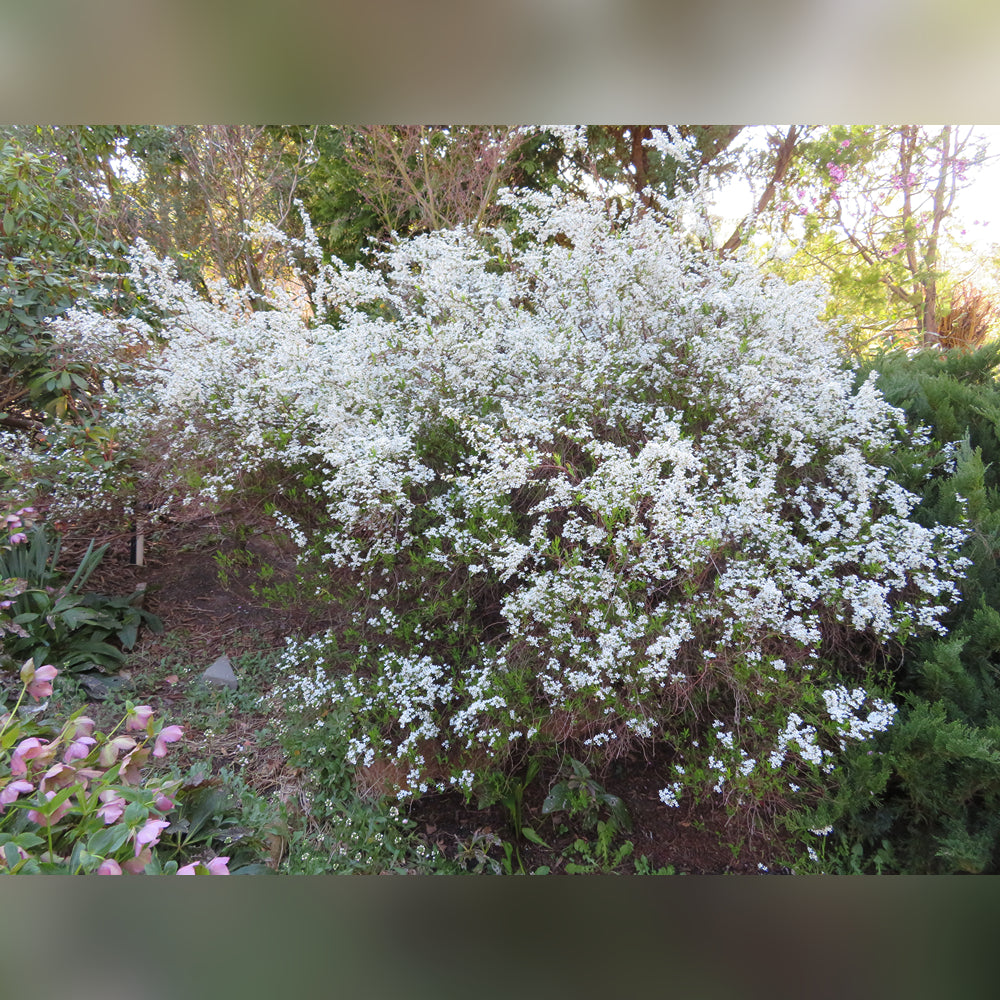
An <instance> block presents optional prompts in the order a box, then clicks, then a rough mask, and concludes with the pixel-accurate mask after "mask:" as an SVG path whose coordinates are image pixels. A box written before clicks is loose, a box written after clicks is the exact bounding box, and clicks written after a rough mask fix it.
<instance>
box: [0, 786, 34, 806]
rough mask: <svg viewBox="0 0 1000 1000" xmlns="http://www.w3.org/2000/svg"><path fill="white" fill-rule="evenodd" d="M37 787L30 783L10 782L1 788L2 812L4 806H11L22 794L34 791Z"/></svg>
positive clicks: (0, 802)
mask: <svg viewBox="0 0 1000 1000" xmlns="http://www.w3.org/2000/svg"><path fill="white" fill-rule="evenodd" d="M34 788H35V786H34V785H33V784H31V782H30V781H22V780H21V779H20V778H19V779H18V780H17V781H10V782H8V783H7V784H6V785H4V786H3V788H0V812H2V811H3V807H4V806H9V805H10V804H11V802H13V801H14V800H15V799H16V798H17V797H18V796H19V795H20V794H21V793H22V792H31V791H34Z"/></svg>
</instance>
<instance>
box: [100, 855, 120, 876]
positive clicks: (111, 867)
mask: <svg viewBox="0 0 1000 1000" xmlns="http://www.w3.org/2000/svg"><path fill="white" fill-rule="evenodd" d="M121 873H122V866H121V865H120V864H118V862H117V861H115V859H114V858H105V859H104V860H103V861H102V862H101V867H100V868H98V869H97V874H98V875H121Z"/></svg>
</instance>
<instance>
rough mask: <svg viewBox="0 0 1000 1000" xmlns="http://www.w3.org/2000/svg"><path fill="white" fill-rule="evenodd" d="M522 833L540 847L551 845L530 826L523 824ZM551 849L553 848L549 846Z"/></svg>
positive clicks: (526, 838)
mask: <svg viewBox="0 0 1000 1000" xmlns="http://www.w3.org/2000/svg"><path fill="white" fill-rule="evenodd" d="M521 835H522V836H523V837H524V839H525V840H528V841H530V842H531V843H532V844H538V845H539V846H540V847H549V845H548V844H546V843H545V841H544V840H542V838H541V837H539V836H538V834H537V833H535V831H534V830H532V828H531V827H530V826H522V827H521ZM549 850H551V848H549Z"/></svg>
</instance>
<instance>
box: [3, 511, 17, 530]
mask: <svg viewBox="0 0 1000 1000" xmlns="http://www.w3.org/2000/svg"><path fill="white" fill-rule="evenodd" d="M3 523H4V525H5V526H6V527H8V528H20V527H21V519H20V518H19V517H18V516H17V514H8V515H7V516H6V517H5V518H4V519H3Z"/></svg>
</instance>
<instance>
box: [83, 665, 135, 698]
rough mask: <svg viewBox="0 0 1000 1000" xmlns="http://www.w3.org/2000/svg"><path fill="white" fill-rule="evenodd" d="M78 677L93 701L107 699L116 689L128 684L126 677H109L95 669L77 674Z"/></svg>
mask: <svg viewBox="0 0 1000 1000" xmlns="http://www.w3.org/2000/svg"><path fill="white" fill-rule="evenodd" d="M76 679H77V680H78V681H79V682H80V686H81V687H82V688H83V690H84V691H86V692H87V696H88V697H89V698H91V699H92V700H93V701H107V700H108V699H109V698H110V697H111V696H112V694H114V692H115V691H118V690H121V689H122V688H125V687H127V686H128V681H127V680H126V678H124V677H108V676H107V675H105V674H100V673H96V672H94V671H91V672H90V673H86V674H77V675H76Z"/></svg>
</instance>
